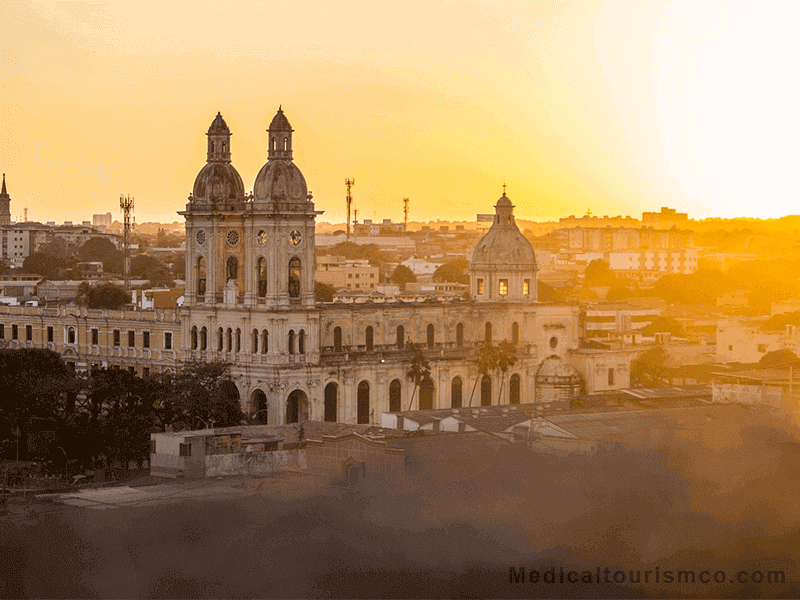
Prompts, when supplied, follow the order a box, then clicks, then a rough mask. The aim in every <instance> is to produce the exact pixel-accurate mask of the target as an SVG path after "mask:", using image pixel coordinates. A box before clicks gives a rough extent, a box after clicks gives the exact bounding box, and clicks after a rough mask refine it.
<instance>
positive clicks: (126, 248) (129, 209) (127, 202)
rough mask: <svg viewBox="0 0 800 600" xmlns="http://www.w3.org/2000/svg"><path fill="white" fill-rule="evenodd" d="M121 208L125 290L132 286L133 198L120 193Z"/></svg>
mask: <svg viewBox="0 0 800 600" xmlns="http://www.w3.org/2000/svg"><path fill="white" fill-rule="evenodd" d="M119 208H120V210H121V211H122V214H123V215H124V217H123V227H122V268H123V271H124V277H125V292H128V291H130V287H131V250H130V243H131V216H132V215H133V198H131V197H130V196H125V195H124V194H120V197H119Z"/></svg>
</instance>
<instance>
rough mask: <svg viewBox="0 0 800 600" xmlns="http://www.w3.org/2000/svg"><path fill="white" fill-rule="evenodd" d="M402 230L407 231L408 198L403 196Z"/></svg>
mask: <svg viewBox="0 0 800 600" xmlns="http://www.w3.org/2000/svg"><path fill="white" fill-rule="evenodd" d="M403 231H408V198H403Z"/></svg>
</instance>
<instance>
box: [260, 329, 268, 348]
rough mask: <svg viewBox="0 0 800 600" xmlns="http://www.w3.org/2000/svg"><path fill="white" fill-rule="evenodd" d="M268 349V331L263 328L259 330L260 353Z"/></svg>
mask: <svg viewBox="0 0 800 600" xmlns="http://www.w3.org/2000/svg"><path fill="white" fill-rule="evenodd" d="M268 350H269V333H267V330H266V329H264V330H262V331H261V354H266V353H267V351H268Z"/></svg>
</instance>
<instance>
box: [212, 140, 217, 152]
mask: <svg viewBox="0 0 800 600" xmlns="http://www.w3.org/2000/svg"><path fill="white" fill-rule="evenodd" d="M215 146H216V144H214V142H211V152H214V150H215Z"/></svg>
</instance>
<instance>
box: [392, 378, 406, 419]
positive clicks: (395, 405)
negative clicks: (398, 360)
mask: <svg viewBox="0 0 800 600" xmlns="http://www.w3.org/2000/svg"><path fill="white" fill-rule="evenodd" d="M402 392H403V385H402V384H401V383H400V380H399V379H395V380H394V381H392V383H390V384H389V412H400V411H401V410H403V409H402V407H401V406H400V399H401V394H402Z"/></svg>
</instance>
